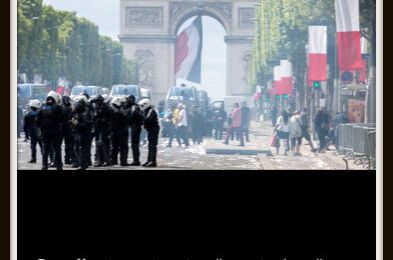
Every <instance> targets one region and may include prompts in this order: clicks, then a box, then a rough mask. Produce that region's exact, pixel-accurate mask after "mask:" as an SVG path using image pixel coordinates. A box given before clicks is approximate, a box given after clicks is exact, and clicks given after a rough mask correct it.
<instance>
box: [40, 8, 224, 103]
mask: <svg viewBox="0 0 393 260" xmlns="http://www.w3.org/2000/svg"><path fill="white" fill-rule="evenodd" d="M43 2H44V4H50V5H52V6H53V7H55V8H56V9H60V10H67V11H75V12H77V15H78V16H80V17H85V18H87V19H89V20H90V21H92V22H93V23H95V24H97V25H98V27H99V30H100V34H102V35H106V36H110V37H112V39H114V40H118V38H117V35H118V34H119V20H120V19H119V13H120V11H119V7H120V0H44V1H43ZM192 19H193V18H191V19H189V20H188V21H186V22H185V23H184V24H183V26H182V27H181V28H180V30H182V28H184V27H185V26H187V25H188V24H189V23H191V22H192ZM202 27H203V50H202V83H201V85H200V86H199V87H200V88H202V89H205V90H207V91H208V93H209V96H211V98H212V101H214V100H219V99H222V97H223V96H224V95H225V84H226V46H225V43H224V36H225V30H224V28H223V27H222V25H221V24H220V23H219V22H218V21H216V20H215V19H213V18H210V17H206V16H204V17H202Z"/></svg>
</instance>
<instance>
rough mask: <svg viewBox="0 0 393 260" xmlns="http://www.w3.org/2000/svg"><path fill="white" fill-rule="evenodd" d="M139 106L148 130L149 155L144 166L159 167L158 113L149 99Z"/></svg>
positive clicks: (141, 102)
mask: <svg viewBox="0 0 393 260" xmlns="http://www.w3.org/2000/svg"><path fill="white" fill-rule="evenodd" d="M139 106H140V108H141V110H142V111H143V113H144V121H143V126H144V128H145V129H146V130H147V141H148V156H147V161H146V162H145V163H144V164H143V165H142V166H143V167H157V145H158V136H159V134H160V124H159V121H158V113H157V112H156V111H155V110H154V109H153V107H152V105H151V103H150V100H149V99H143V100H141V101H140V102H139Z"/></svg>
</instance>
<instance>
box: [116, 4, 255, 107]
mask: <svg viewBox="0 0 393 260" xmlns="http://www.w3.org/2000/svg"><path fill="white" fill-rule="evenodd" d="M257 2H258V0H232V1H229V0H202V1H196V0H183V1H179V0H148V1H146V0H120V34H119V39H120V42H121V43H122V45H123V47H124V53H125V55H126V57H127V58H128V59H130V60H134V61H136V62H137V63H138V65H139V70H140V71H139V77H140V84H139V85H140V86H141V87H146V88H149V89H151V91H152V94H153V99H154V102H155V103H156V102H158V100H161V99H164V98H165V95H166V92H167V90H168V88H169V87H170V86H173V85H174V84H175V77H174V60H175V43H176V33H177V31H178V29H179V27H180V26H181V25H182V24H183V23H184V22H185V21H186V20H187V19H189V18H191V17H193V16H197V15H199V14H201V15H207V16H210V17H213V18H215V19H216V20H217V21H218V22H220V23H221V24H222V26H223V27H224V29H225V31H226V36H225V38H224V40H225V43H226V44H227V59H226V60H227V82H226V95H250V94H251V93H250V89H249V88H248V87H247V85H246V75H247V74H246V71H247V66H248V63H249V60H250V54H251V49H252V40H253V35H254V27H255V26H254V24H255V23H254V16H255V8H256V7H255V4H256V3H257Z"/></svg>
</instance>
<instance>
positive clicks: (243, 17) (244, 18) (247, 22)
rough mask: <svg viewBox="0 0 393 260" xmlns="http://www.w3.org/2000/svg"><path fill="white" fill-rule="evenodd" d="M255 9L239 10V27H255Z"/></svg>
mask: <svg viewBox="0 0 393 260" xmlns="http://www.w3.org/2000/svg"><path fill="white" fill-rule="evenodd" d="M254 18H255V9H254V8H248V7H247V8H239V27H240V28H253V27H254V25H255V22H254Z"/></svg>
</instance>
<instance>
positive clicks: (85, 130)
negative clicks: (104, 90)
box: [71, 95, 93, 170]
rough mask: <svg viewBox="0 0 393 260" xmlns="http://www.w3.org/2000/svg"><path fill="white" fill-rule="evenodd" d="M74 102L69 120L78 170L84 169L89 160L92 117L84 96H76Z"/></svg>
mask: <svg viewBox="0 0 393 260" xmlns="http://www.w3.org/2000/svg"><path fill="white" fill-rule="evenodd" d="M74 103H75V104H74V114H73V117H72V120H71V122H72V126H73V128H74V129H75V133H76V136H75V147H74V148H75V155H76V159H77V164H78V166H79V169H78V170H86V169H87V168H88V167H89V160H90V158H89V157H90V142H91V139H92V137H91V136H92V125H93V119H92V115H91V113H90V110H89V108H88V104H87V99H86V97H85V96H83V95H80V96H77V98H75V101H74Z"/></svg>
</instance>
